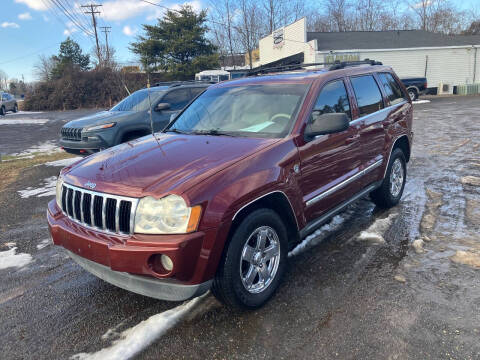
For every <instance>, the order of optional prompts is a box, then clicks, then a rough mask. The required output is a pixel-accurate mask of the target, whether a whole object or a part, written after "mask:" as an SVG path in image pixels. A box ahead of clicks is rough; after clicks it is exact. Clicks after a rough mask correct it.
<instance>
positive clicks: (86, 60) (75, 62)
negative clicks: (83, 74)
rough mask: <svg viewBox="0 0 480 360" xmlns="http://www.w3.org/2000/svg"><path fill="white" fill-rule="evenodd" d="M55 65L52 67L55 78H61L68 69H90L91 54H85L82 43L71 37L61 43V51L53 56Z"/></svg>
mask: <svg viewBox="0 0 480 360" xmlns="http://www.w3.org/2000/svg"><path fill="white" fill-rule="evenodd" d="M53 61H54V62H55V66H54V67H53V69H52V77H53V78H56V79H58V78H61V77H62V76H63V75H64V74H65V72H66V71H70V72H71V71H72V70H73V69H78V70H81V71H85V70H88V67H89V64H90V57H89V55H83V53H82V49H81V48H80V45H78V44H77V43H76V42H75V41H73V40H72V39H70V38H69V37H68V38H67V39H66V40H65V41H63V42H62V43H61V44H60V52H59V54H58V55H54V56H53Z"/></svg>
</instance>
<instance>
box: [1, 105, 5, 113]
mask: <svg viewBox="0 0 480 360" xmlns="http://www.w3.org/2000/svg"><path fill="white" fill-rule="evenodd" d="M0 115H5V106H2V107H0Z"/></svg>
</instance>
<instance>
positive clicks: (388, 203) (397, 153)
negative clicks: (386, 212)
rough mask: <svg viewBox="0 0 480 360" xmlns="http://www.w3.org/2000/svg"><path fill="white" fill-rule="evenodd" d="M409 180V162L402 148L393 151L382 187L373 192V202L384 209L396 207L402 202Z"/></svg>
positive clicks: (371, 195)
mask: <svg viewBox="0 0 480 360" xmlns="http://www.w3.org/2000/svg"><path fill="white" fill-rule="evenodd" d="M406 179H407V162H406V161H405V155H404V154H403V151H402V150H401V149H400V148H396V149H394V150H393V152H392V155H391V156H390V162H389V163H388V167H387V172H386V174H385V178H384V179H383V182H382V185H381V186H380V187H379V188H378V189H376V190H374V191H372V193H371V194H370V197H371V198H372V200H373V202H374V203H375V204H376V205H377V206H379V207H383V208H389V207H392V206H395V205H397V204H398V202H399V201H400V198H401V197H402V194H403V189H404V187H405V181H406Z"/></svg>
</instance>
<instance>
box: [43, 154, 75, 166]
mask: <svg viewBox="0 0 480 360" xmlns="http://www.w3.org/2000/svg"><path fill="white" fill-rule="evenodd" d="M82 159H83V157H81V156H77V157H74V158H67V159H61V160H55V161H49V162H46V163H45V164H44V165H46V166H61V167H65V166H69V165H72V164H73V163H75V162H77V161H79V160H82Z"/></svg>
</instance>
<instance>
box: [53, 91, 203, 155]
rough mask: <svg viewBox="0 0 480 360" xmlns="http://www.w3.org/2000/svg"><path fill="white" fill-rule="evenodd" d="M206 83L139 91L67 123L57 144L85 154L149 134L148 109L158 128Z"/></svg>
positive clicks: (164, 124)
mask: <svg viewBox="0 0 480 360" xmlns="http://www.w3.org/2000/svg"><path fill="white" fill-rule="evenodd" d="M208 86H209V84H206V83H194V82H185V83H171V84H158V86H154V87H152V88H150V89H142V90H138V91H136V92H134V93H133V94H131V95H130V96H128V97H126V98H125V99H123V100H122V101H121V102H119V103H118V104H117V105H115V106H114V107H113V108H111V109H110V110H108V111H102V112H100V113H97V114H94V115H91V116H87V117H84V118H81V119H77V120H73V121H69V122H68V123H66V124H65V125H64V126H63V127H62V130H61V139H60V145H61V146H62V147H63V148H64V150H65V151H67V152H69V153H72V154H82V155H88V154H91V153H94V152H97V151H99V150H102V149H106V148H109V147H112V146H114V145H118V144H121V143H123V142H126V141H130V140H133V139H136V138H139V137H141V136H144V135H147V134H151V133H152V129H151V124H150V114H149V109H150V108H152V109H153V111H152V123H153V129H154V131H160V130H162V129H164V128H165V127H166V126H167V125H168V123H169V122H170V120H171V119H172V118H173V117H174V116H175V115H176V114H177V113H178V112H179V111H180V110H182V109H183V108H184V107H185V106H186V105H187V104H188V103H189V102H190V101H191V100H192V99H193V98H195V97H196V96H197V95H198V94H200V93H202V92H203V91H204V90H205V89H206V88H207V87H208Z"/></svg>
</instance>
